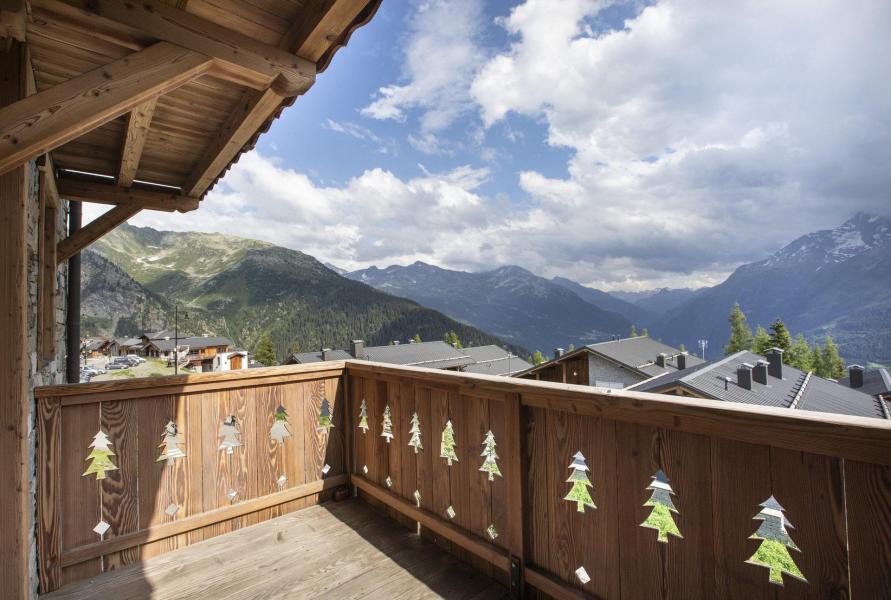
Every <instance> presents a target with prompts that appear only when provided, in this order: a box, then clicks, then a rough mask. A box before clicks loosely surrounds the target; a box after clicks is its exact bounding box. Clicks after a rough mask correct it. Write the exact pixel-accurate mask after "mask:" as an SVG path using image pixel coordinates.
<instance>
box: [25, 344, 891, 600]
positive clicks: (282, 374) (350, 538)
mask: <svg viewBox="0 0 891 600" xmlns="http://www.w3.org/2000/svg"><path fill="white" fill-rule="evenodd" d="M37 395H38V402H39V409H40V421H39V432H38V435H39V439H40V440H41V443H40V450H39V465H38V477H39V480H38V487H37V489H38V496H39V497H38V502H39V506H38V513H39V519H38V523H39V532H38V539H39V547H40V556H39V560H38V564H39V565H40V582H41V589H42V591H43V592H45V593H47V597H48V598H92V597H109V598H111V597H114V598H119V597H120V598H124V597H149V596H153V597H159V598H160V597H164V598H168V597H169V598H180V597H183V598H185V597H190V598H220V597H226V598H230V597H231V598H248V597H256V598H285V597H300V598H311V597H326V598H347V597H349V598H362V597H386V598H402V597H406V598H408V597H444V598H459V597H460V598H502V597H527V598H533V597H553V598H787V597H788V598H799V597H808V598H830V597H833V598H834V597H838V598H847V597H854V598H880V597H887V590H888V589H891V588H889V585H891V572H889V569H888V565H889V564H891V554H889V540H891V426H889V425H888V424H887V423H885V422H882V421H879V420H876V419H868V418H859V417H845V416H840V415H830V414H822V413H813V414H790V413H789V411H786V410H782V409H773V408H759V407H752V406H748V405H734V404H732V403H727V402H715V401H708V400H698V399H682V398H678V397H671V396H659V395H655V394H643V393H631V392H623V391H615V390H612V391H610V390H601V389H598V388H592V387H588V386H576V385H569V384H562V383H551V382H539V381H530V380H521V379H512V378H504V377H496V376H486V375H470V374H466V373H457V372H449V371H441V370H432V369H424V368H418V367H402V366H393V365H387V364H383V363H374V362H369V361H361V360H349V361H343V362H325V363H315V364H311V365H297V366H285V367H273V368H267V369H252V370H249V371H241V372H237V373H235V372H230V373H208V374H202V375H186V376H178V377H166V378H160V379H159V378H154V379H146V380H127V381H121V382H113V383H109V382H102V383H89V384H78V385H65V386H54V387H46V388H39V389H38V393H37ZM97 432H101V435H100V438H101V439H99V442H98V447H99V448H102V449H105V450H110V451H111V452H113V454H112V455H110V456H105V457H103V456H97V455H96V454H95V453H94V454H90V457H91V458H88V460H87V461H86V462H85V460H84V459H85V458H87V457H88V452H90V451H93V450H96V448H97V445H94V446H92V447H89V448H88V446H90V444H91V443H95V442H96V440H97ZM159 443H160V446H159ZM100 454H101V453H100ZM106 458H107V460H108V461H109V462H103V461H105V460H106ZM97 462H98V466H97V467H96V468H93V465H94V464H96V463H97ZM109 463H110V464H109ZM103 465H104V466H103ZM85 470H86V471H87V474H86V475H84V472H85ZM100 475H101V476H104V478H102V477H101V476H100ZM341 496H343V498H342V497H341Z"/></svg>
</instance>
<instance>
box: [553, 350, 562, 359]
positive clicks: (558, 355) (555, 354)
mask: <svg viewBox="0 0 891 600" xmlns="http://www.w3.org/2000/svg"><path fill="white" fill-rule="evenodd" d="M563 353H564V350H563V348H554V358H560V357H561V356H563Z"/></svg>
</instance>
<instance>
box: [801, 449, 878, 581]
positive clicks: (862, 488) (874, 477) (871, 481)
mask: <svg viewBox="0 0 891 600" xmlns="http://www.w3.org/2000/svg"><path fill="white" fill-rule="evenodd" d="M844 470H845V496H846V500H847V515H848V542H849V547H850V549H849V552H850V565H851V567H850V568H851V597H854V598H877V597H881V596H883V595H886V594H887V592H888V590H889V589H891V569H888V565H889V564H891V533H889V532H891V493H889V491H891V468H889V467H887V466H881V465H872V464H869V463H864V462H860V461H853V460H847V461H845V463H844ZM793 523H794V521H793ZM795 524H796V525H798V524H797V523H795Z"/></svg>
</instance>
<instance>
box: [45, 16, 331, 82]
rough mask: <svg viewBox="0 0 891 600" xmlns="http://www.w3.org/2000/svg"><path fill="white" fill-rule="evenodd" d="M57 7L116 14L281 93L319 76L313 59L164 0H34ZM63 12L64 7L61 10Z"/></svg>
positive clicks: (226, 74)
mask: <svg viewBox="0 0 891 600" xmlns="http://www.w3.org/2000/svg"><path fill="white" fill-rule="evenodd" d="M32 2H33V3H34V4H35V5H36V6H39V7H46V8H49V9H54V10H55V7H58V5H59V4H65V5H67V6H69V7H72V8H75V9H78V10H80V11H84V12H88V13H90V14H91V15H92V16H94V17H95V18H97V19H98V18H104V19H110V20H112V21H115V22H117V23H120V24H122V25H125V26H127V27H130V28H133V29H137V30H139V31H141V32H144V33H145V34H146V35H147V36H150V37H152V38H155V39H158V40H162V41H166V42H170V43H172V44H176V45H178V46H182V47H183V48H188V49H190V50H192V51H194V52H198V53H200V54H204V55H207V56H210V57H213V58H214V59H215V65H214V69H213V74H214V75H216V76H219V77H222V78H225V79H229V80H231V81H235V82H236V83H239V84H241V85H245V86H248V87H252V88H254V89H257V90H264V89H266V88H268V87H269V86H271V85H273V84H275V85H277V86H280V87H279V88H278V91H279V93H281V94H282V95H284V96H296V95H298V94H301V93H303V92H305V91H306V90H308V89H309V88H310V87H312V84H313V83H314V82H315V77H316V65H315V63H314V62H313V61H309V60H306V59H303V58H300V57H299V56H297V55H296V54H292V53H290V52H287V51H285V50H282V49H280V48H276V47H275V46H270V45H268V44H264V43H262V42H259V41H257V40H255V39H253V38H251V37H249V36H247V35H244V34H242V33H241V32H239V31H233V30H232V29H229V28H227V27H223V26H222V25H218V24H216V23H213V22H211V21H208V20H207V19H204V18H202V17H200V16H198V15H194V14H192V13H188V12H186V11H184V10H180V9H178V8H176V7H174V6H170V5H168V4H165V3H163V2H160V1H158V0H140V1H139V2H121V0H32ZM57 12H60V11H57Z"/></svg>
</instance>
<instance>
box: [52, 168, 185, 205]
mask: <svg viewBox="0 0 891 600" xmlns="http://www.w3.org/2000/svg"><path fill="white" fill-rule="evenodd" d="M58 185H59V194H61V196H62V197H63V198H65V199H66V200H77V201H80V202H92V203H96V204H113V205H117V206H132V207H135V208H140V209H144V210H159V211H164V212H173V211H177V212H181V213H185V212H189V211H192V210H195V209H196V208H198V204H199V202H200V201H199V199H198V198H190V197H189V196H183V195H182V194H179V193H177V192H174V191H162V190H161V189H156V190H149V189H145V188H141V187H135V188H133V187H123V186H120V185H114V184H112V183H110V182H107V183H101V182H98V181H87V180H85V179H77V178H74V177H70V176H69V177H66V176H63V177H61V178H59V182H58Z"/></svg>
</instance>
